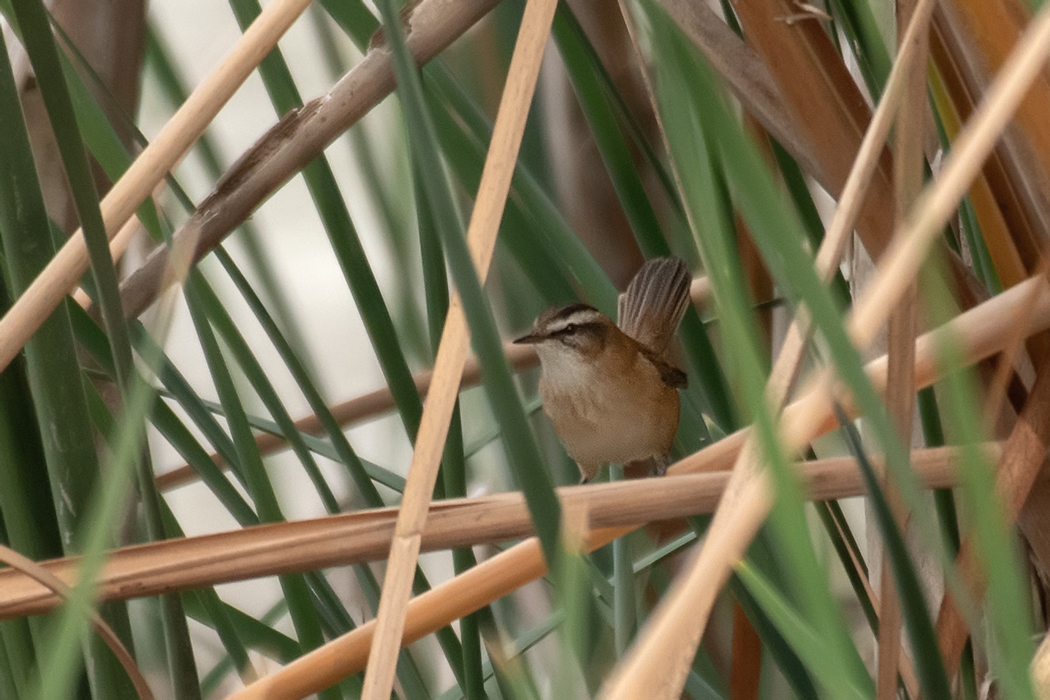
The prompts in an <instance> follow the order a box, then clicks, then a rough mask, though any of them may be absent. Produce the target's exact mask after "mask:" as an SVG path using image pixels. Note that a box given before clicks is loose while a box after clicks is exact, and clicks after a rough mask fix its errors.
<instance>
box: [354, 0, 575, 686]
mask: <svg viewBox="0 0 1050 700" xmlns="http://www.w3.org/2000/svg"><path fill="white" fill-rule="evenodd" d="M556 7H557V3H556V2H554V1H553V0H530V2H529V3H528V4H527V5H526V9H525V14H524V16H523V17H522V22H521V29H520V30H519V34H518V40H517V44H516V45H515V48H514V55H513V57H512V58H511V63H510V68H509V70H508V73H507V84H506V86H505V87H504V90H503V96H502V98H501V99H500V109H499V112H498V113H497V115H496V122H495V124H494V126H493V132H492V141H491V144H490V146H489V151H488V154H487V156H486V158H485V166H484V169H483V171H482V175H481V184H480V185H479V187H478V195H477V198H476V200H475V204H474V210H473V212H472V213H471V218H470V225H469V227H468V229H467V244H468V246H469V247H470V250H471V254H472V256H473V258H474V265H475V268H476V269H477V274H478V279H479V280H480V281H481V282H482V283H484V280H485V278H486V276H487V274H488V269H489V265H490V263H491V262H492V255H493V252H494V250H495V245H496V235H497V233H498V232H499V222H500V219H501V218H502V216H503V209H504V207H505V206H506V201H507V194H508V193H509V191H510V183H511V178H512V177H513V174H514V164H515V161H516V160H517V154H518V149H519V148H520V145H521V138H522V135H523V134H524V132H525V120H526V117H527V116H528V113H529V105H530V104H531V102H532V96H533V93H534V92H535V88H536V80H537V78H538V76H539V68H540V62H541V61H542V58H543V49H544V47H545V46H546V44H547V38H548V36H549V34H550V26H551V22H552V20H553V17H554V10H555V8H556ZM469 343H470V337H469V332H468V329H467V321H466V316H465V314H464V312H463V307H462V305H461V301H460V297H459V294H456V295H454V296H453V298H452V302H451V304H450V307H449V312H448V316H447V317H446V319H445V328H444V331H443V332H442V336H441V343H440V345H439V346H438V353H437V358H436V360H435V363H434V375H433V381H432V384H431V388H430V392H429V394H428V400H427V403H426V406H425V408H424V411H423V418H422V421H421V423H420V427H419V434H418V436H417V438H416V447H415V450H414V451H413V453H412V462H411V464H410V466H409V472H408V480H407V482H406V484H405V494H404V497H403V498H402V501H401V510H400V513H399V514H398V520H397V526H396V529H395V532H394V539H393V541H392V543H391V546H390V558H389V560H388V563H387V570H386V576H385V578H384V580H383V594H382V598H381V599H380V602H379V611H378V613H377V615H376V634H375V639H374V643H373V645H372V648H371V651H370V654H369V663H368V670H367V671H366V672H365V685H364V689H363V694H362V697H363V698H365V699H366V700H369V699H374V700H379V699H385V698H387V697H389V696H390V689H391V686H392V684H393V678H394V662H395V660H396V658H397V654H398V650H399V649H400V647H401V639H402V637H403V635H404V629H405V616H406V614H407V603H408V600H409V596H410V593H411V582H412V574H413V572H414V570H415V566H416V562H417V560H418V558H419V547H420V540H421V533H422V530H423V526H424V525H425V524H426V516H427V511H428V508H429V505H430V496H431V494H432V493H433V490H434V483H435V482H436V481H437V472H438V468H439V466H440V464H441V457H442V454H443V452H444V444H445V438H446V435H447V433H448V428H449V424H450V421H451V420H452V410H453V408H454V406H455V402H456V399H457V397H458V395H459V379H460V376H461V375H462V373H463V366H464V364H465V363H466V359H467V349H468V346H469Z"/></svg>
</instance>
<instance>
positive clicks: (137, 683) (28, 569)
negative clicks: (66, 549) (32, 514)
mask: <svg viewBox="0 0 1050 700" xmlns="http://www.w3.org/2000/svg"><path fill="white" fill-rule="evenodd" d="M0 561H2V562H3V563H5V564H7V565H8V566H9V567H11V569H9V570H10V571H17V572H19V573H20V574H22V575H24V576H26V577H28V578H30V579H32V580H33V581H36V582H37V583H38V584H40V585H41V586H44V587H45V588H46V589H47V590H48V591H50V592H51V593H52V594H54V595H55V597H56V598H58V599H59V600H67V599H68V598H69V594H70V589H69V586H68V585H67V584H66V583H65V582H64V581H62V580H60V579H59V578H58V577H56V576H55V575H54V574H53V573H51V572H50V571H48V570H47V569H46V568H44V567H43V566H41V565H40V564H38V563H37V562H35V561H33V560H32V559H30V558H28V557H26V556H25V555H23V554H19V553H18V552H16V551H15V550H13V549H11V548H10V547H7V546H6V545H2V544H0ZM88 616H89V617H90V619H91V626H92V627H94V628H95V632H96V633H97V634H98V636H100V637H102V640H103V641H104V642H105V643H106V646H108V647H109V649H110V651H112V652H113V655H114V656H115V657H117V661H118V662H120V665H121V667H122V668H123V669H124V672H125V673H127V674H128V678H129V679H130V680H131V684H132V685H133V686H134V687H135V692H136V693H138V696H139V698H141V699H142V700H153V691H152V690H150V687H149V683H147V682H146V679H145V678H144V677H143V675H142V671H141V670H139V667H138V664H136V663H135V658H134V657H133V656H132V655H131V654H130V653H129V652H128V649H127V647H125V646H124V643H123V642H122V641H120V637H118V636H117V633H116V632H114V631H113V628H112V627H110V626H109V623H108V622H106V621H105V620H104V619H102V616H101V615H99V614H98V611H97V610H94V609H91V610H89V611H88Z"/></svg>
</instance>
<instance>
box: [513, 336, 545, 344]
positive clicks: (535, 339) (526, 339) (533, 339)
mask: <svg viewBox="0 0 1050 700" xmlns="http://www.w3.org/2000/svg"><path fill="white" fill-rule="evenodd" d="M542 341H543V336H541V335H539V334H537V333H529V334H528V335H523V336H521V337H520V338H517V339H515V340H514V341H513V342H514V344H515V345H535V344H536V343H540V342H542Z"/></svg>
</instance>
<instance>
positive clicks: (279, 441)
mask: <svg viewBox="0 0 1050 700" xmlns="http://www.w3.org/2000/svg"><path fill="white" fill-rule="evenodd" d="M690 296H691V297H692V300H693V304H695V305H696V306H697V307H699V308H702V307H704V306H705V305H706V304H707V303H708V301H709V300H710V298H711V284H710V282H709V280H708V279H707V277H696V278H694V279H693V282H692V285H691V287H690ZM503 354H504V355H505V356H506V358H507V360H508V361H509V362H510V365H511V367H513V368H514V369H515V370H516V371H519V372H520V371H524V370H527V369H529V368H531V367H535V366H536V363H537V362H538V358H537V357H536V350H535V349H534V348H533V347H532V346H531V345H515V344H514V343H506V344H505V345H504V346H503ZM432 377H433V372H431V371H425V372H419V373H418V374H416V375H415V376H414V377H413V380H414V382H415V385H416V390H417V391H418V392H419V395H420V397H423V398H425V397H426V395H427V392H428V391H430V380H431V378H432ZM480 382H481V368H480V366H479V365H478V360H477V358H476V357H468V358H467V362H466V364H465V365H464V367H463V375H462V377H461V378H460V381H459V386H460V389H461V390H462V389H464V388H466V387H471V386H474V385H476V384H478V383H480ZM393 409H394V398H393V396H392V395H391V393H390V388H389V387H383V388H382V389H376V390H375V391H370V392H368V393H367V394H362V395H360V396H356V397H354V398H352V399H350V400H348V401H344V402H343V403H340V404H336V405H335V406H332V407H331V409H330V411H331V413H332V417H333V418H335V420H336V422H337V423H338V424H339V425H341V426H343V427H346V426H348V425H350V424H352V423H356V422H358V421H363V420H367V419H369V418H374V417H376V416H378V415H380V414H382V413H385V412H386V411H391V410H393ZM295 428H296V430H298V431H299V432H301V433H306V434H307V435H320V434H322V433H323V432H324V427H323V426H322V424H321V419H320V418H318V417H317V415H316V414H310V415H308V416H304V417H303V418H300V419H298V420H297V421H295ZM255 446H256V447H257V448H258V450H259V453H260V454H263V455H268V454H272V453H274V452H277V451H278V450H281V449H284V448H286V447H287V446H288V441H287V439H286V438H285V437H284V436H283V435H274V434H273V433H263V434H261V435H259V436H257V437H256V438H255ZM211 459H212V461H213V462H215V463H216V464H218V465H219V466H222V467H227V466H229V465H227V464H226V462H225V460H223V459H222V457H220V456H219V455H218V454H217V453H212V455H211ZM198 478H199V477H198V475H197V472H196V471H194V469H193V467H191V466H190V465H188V464H184V465H182V466H180V467H176V468H174V469H172V470H170V471H167V472H165V473H163V474H160V475H158V476H157V488H159V489H161V490H162V491H166V490H169V489H174V488H178V487H179V486H184V485H186V484H188V483H191V482H194V481H196V480H197V479H198Z"/></svg>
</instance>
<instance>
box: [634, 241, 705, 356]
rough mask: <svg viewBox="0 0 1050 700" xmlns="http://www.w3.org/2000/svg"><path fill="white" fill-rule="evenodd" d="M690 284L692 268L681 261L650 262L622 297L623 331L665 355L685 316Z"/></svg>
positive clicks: (656, 259) (674, 259)
mask: <svg viewBox="0 0 1050 700" xmlns="http://www.w3.org/2000/svg"><path fill="white" fill-rule="evenodd" d="M691 281H692V275H691V274H689V268H688V267H686V265H685V263H684V262H682V261H681V260H679V259H678V258H653V259H652V260H649V261H647V262H646V263H645V264H644V265H642V269H640V270H639V271H638V274H636V275H635V276H634V279H632V280H631V283H630V284H629V285H628V286H627V291H625V292H624V293H623V294H621V295H620V299H619V309H618V314H617V315H618V318H619V322H618V325H619V326H620V330H622V331H623V332H624V333H626V334H627V335H629V336H631V337H632V338H634V339H635V340H637V341H638V342H639V343H641V344H642V345H644V346H645V347H646V348H648V349H649V350H651V351H652V352H654V353H656V354H657V355H659V354H662V353H663V351H664V350H665V349H666V348H667V344H668V343H669V342H670V341H671V336H672V335H673V334H674V332H675V329H676V328H678V323H679V321H681V320H682V315H683V314H685V309H686V305H687V304H688V303H689V284H690V282H691Z"/></svg>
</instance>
